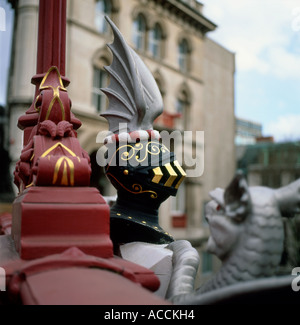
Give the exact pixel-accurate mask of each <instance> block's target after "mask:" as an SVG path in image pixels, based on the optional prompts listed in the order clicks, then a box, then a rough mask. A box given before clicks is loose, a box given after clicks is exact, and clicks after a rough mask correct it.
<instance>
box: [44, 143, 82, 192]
mask: <svg viewBox="0 0 300 325" xmlns="http://www.w3.org/2000/svg"><path fill="white" fill-rule="evenodd" d="M58 147H61V148H62V149H63V150H65V151H66V152H67V153H69V154H70V155H71V156H72V157H76V158H77V160H78V162H79V163H80V158H79V157H78V156H76V154H75V153H74V152H73V151H72V150H71V149H70V148H68V147H67V146H65V145H64V144H63V143H61V142H57V143H56V144H54V145H53V146H52V147H50V148H49V149H47V150H46V151H45V152H44V153H43V154H42V155H41V157H47V158H48V159H50V154H51V152H52V151H54V150H55V149H56V148H58ZM61 166H62V168H63V169H62V177H61V182H60V185H66V186H69V185H70V186H74V184H75V166H74V162H73V161H72V159H70V158H69V157H67V156H65V155H64V156H60V157H59V159H58V160H57V162H56V164H55V167H54V173H53V179H52V184H53V185H54V184H56V183H57V180H58V174H59V170H60V169H61ZM68 169H69V173H68ZM68 175H70V176H69V178H68Z"/></svg>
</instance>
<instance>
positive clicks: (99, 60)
mask: <svg viewBox="0 0 300 325" xmlns="http://www.w3.org/2000/svg"><path fill="white" fill-rule="evenodd" d="M11 2H13V4H14V6H15V30H14V41H13V44H14V46H13V52H12V62H11V72H10V79H9V92H8V107H9V111H10V138H11V141H10V143H11V147H10V157H11V159H12V161H13V164H12V170H13V168H14V164H15V162H16V161H17V160H18V159H19V155H20V152H21V149H22V139H21V136H22V132H21V131H20V130H18V128H17V120H18V117H19V116H20V115H21V114H23V113H24V112H25V111H26V110H27V109H28V107H29V106H30V105H31V103H32V101H33V94H34V87H33V85H31V84H30V80H31V77H32V76H33V75H34V74H35V68H36V49H37V44H36V40H37V26H38V0H18V1H17V0H15V1H11ZM67 10H68V11H67V55H66V61H67V63H66V76H67V77H68V78H69V79H70V80H71V84H70V86H69V87H68V92H69V96H70V98H71V100H72V103H73V106H72V110H73V113H74V114H75V115H76V116H77V117H78V118H79V119H80V120H81V121H82V127H81V128H80V129H79V130H78V138H79V140H80V143H81V145H82V147H83V148H84V149H85V150H86V151H87V152H88V153H89V154H90V156H91V160H92V168H93V175H92V179H91V185H92V186H96V187H98V188H99V189H100V191H101V192H102V194H103V195H106V196H111V195H114V193H115V192H114V189H113V188H112V186H111V185H110V184H109V183H108V181H107V180H106V178H105V176H104V174H103V169H102V168H100V167H99V166H98V165H97V163H96V155H97V151H98V150H99V148H100V146H101V143H98V142H100V140H101V139H99V137H98V138H97V135H98V134H99V132H100V131H103V130H107V129H108V125H107V122H106V120H105V119H104V118H102V117H100V116H99V114H100V113H101V112H104V111H105V109H106V106H107V99H106V97H105V96H104V94H103V93H102V92H101V91H100V90H99V88H101V87H104V86H106V85H107V83H108V76H107V74H106V72H105V70H104V69H103V67H104V66H105V65H109V64H110V62H111V59H112V56H111V53H110V51H109V50H108V48H107V46H106V44H107V43H111V42H112V33H111V31H110V28H109V27H108V25H107V24H106V22H105V20H104V15H108V16H110V17H111V18H112V20H113V21H114V22H115V23H116V25H117V26H118V27H119V29H120V30H121V32H122V34H123V36H124V38H125V39H126V40H127V42H128V43H129V44H130V45H131V46H132V47H133V48H134V49H135V50H136V51H137V53H138V54H139V55H140V56H141V58H142V59H143V60H144V62H145V63H146V65H147V66H148V67H149V69H150V71H151V72H152V73H153V75H154V77H155V79H156V81H157V84H158V86H159V88H160V90H161V93H162V96H163V100H164V109H165V111H164V114H163V115H162V116H161V117H160V118H159V119H158V120H157V123H156V125H155V128H156V129H157V130H159V131H161V130H168V131H173V130H179V131H181V132H183V131H184V130H189V131H192V132H193V135H194V134H195V132H196V131H204V143H203V139H202V141H201V143H199V141H195V138H193V139H192V140H191V139H190V140H189V143H190V144H191V146H190V147H189V149H188V150H190V153H195V152H196V150H197V149H201V148H202V149H203V148H204V158H203V153H202V156H201V157H200V158H201V159H200V160H199V163H200V164H202V165H203V166H202V167H201V168H202V169H203V167H204V172H203V174H202V173H200V174H202V175H197V177H189V178H187V179H186V181H185V182H184V184H183V185H182V186H181V188H180V191H179V193H178V195H177V198H176V199H174V198H172V199H170V200H168V201H167V202H166V203H164V204H163V206H162V207H161V211H160V215H161V217H160V223H161V225H162V226H163V227H164V228H165V229H166V230H168V231H169V232H170V233H171V234H173V235H174V237H175V238H186V239H190V240H191V241H192V242H193V243H194V244H195V246H200V244H201V243H203V242H205V241H206V239H207V235H208V230H207V228H205V226H203V225H204V219H203V211H204V209H203V208H204V204H205V202H207V201H208V200H209V195H208V193H209V191H210V190H212V189H214V188H215V187H225V186H226V185H227V184H228V183H229V181H230V180H231V178H232V176H233V174H234V171H235V146H234V136H235V117H234V73H235V56H234V54H233V53H231V52H229V51H228V50H226V49H224V48H223V47H222V46H220V45H219V44H217V43H215V42H214V41H212V40H211V39H209V38H208V37H207V33H212V32H213V31H214V30H215V28H216V25H215V24H214V23H213V22H211V21H210V20H209V19H208V18H206V17H205V15H204V13H203V5H202V4H201V3H199V2H197V1H196V0H164V1H161V0H85V1H83V0H71V1H68V9H67ZM182 134H183V133H182ZM200 151H201V150H200ZM184 167H186V166H184ZM204 260H205V263H204V264H205V265H204V264H203V271H209V269H210V267H211V261H210V260H209V258H207V257H206V256H205V257H204Z"/></svg>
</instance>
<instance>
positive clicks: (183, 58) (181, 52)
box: [178, 39, 189, 72]
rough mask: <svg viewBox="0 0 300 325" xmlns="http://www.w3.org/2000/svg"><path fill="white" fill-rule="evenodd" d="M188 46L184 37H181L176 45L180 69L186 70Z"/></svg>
mask: <svg viewBox="0 0 300 325" xmlns="http://www.w3.org/2000/svg"><path fill="white" fill-rule="evenodd" d="M188 55H189V48H188V43H187V40H186V39H183V40H182V41H181V42H180V43H179V45H178V64H179V68H180V70H181V71H184V72H186V71H187V70H188Z"/></svg>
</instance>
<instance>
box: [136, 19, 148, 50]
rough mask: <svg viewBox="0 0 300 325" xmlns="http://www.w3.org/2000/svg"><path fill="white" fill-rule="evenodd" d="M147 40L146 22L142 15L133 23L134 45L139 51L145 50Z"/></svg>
mask: <svg viewBox="0 0 300 325" xmlns="http://www.w3.org/2000/svg"><path fill="white" fill-rule="evenodd" d="M145 40H146V22H145V19H144V17H143V16H142V15H138V17H137V18H136V20H135V21H134V22H133V43H134V45H135V47H136V48H137V49H139V50H144V49H145V43H146V42H145Z"/></svg>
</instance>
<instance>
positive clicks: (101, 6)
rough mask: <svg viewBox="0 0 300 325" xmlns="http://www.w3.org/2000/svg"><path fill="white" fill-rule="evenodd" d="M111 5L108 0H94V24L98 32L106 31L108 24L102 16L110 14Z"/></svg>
mask: <svg viewBox="0 0 300 325" xmlns="http://www.w3.org/2000/svg"><path fill="white" fill-rule="evenodd" d="M111 13H112V5H111V1H110V0H96V6H95V25H96V28H97V31H98V32H99V33H107V32H108V25H107V23H106V20H105V18H104V16H111Z"/></svg>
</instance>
